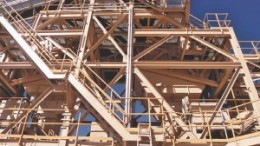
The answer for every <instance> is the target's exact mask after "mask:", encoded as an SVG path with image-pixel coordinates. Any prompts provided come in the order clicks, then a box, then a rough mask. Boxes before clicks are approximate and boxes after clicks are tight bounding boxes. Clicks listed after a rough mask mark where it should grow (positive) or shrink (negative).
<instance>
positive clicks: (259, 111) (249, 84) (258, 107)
mask: <svg viewBox="0 0 260 146" xmlns="http://www.w3.org/2000/svg"><path fill="white" fill-rule="evenodd" d="M229 30H230V35H231V39H230V42H231V45H232V48H233V50H234V54H235V56H236V57H237V58H238V60H239V61H240V63H241V66H242V70H241V72H242V73H244V76H243V80H244V82H245V85H246V88H247V91H248V95H249V98H250V100H251V101H252V102H253V103H252V106H253V108H254V112H255V114H256V115H257V117H259V115H260V102H254V101H257V100H259V97H258V93H257V90H256V88H255V85H254V82H253V80H252V77H251V74H250V71H249V69H248V66H247V64H246V60H245V58H244V55H243V53H242V51H241V48H240V45H239V43H238V40H237V37H236V34H235V32H234V30H233V28H230V29H229ZM257 121H258V124H259V125H260V119H259V118H258V119H257Z"/></svg>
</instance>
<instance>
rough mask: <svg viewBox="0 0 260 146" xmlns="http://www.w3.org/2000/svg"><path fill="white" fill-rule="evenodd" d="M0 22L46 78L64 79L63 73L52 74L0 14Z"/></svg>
mask: <svg viewBox="0 0 260 146" xmlns="http://www.w3.org/2000/svg"><path fill="white" fill-rule="evenodd" d="M0 23H1V24H2V26H3V27H4V28H5V29H6V30H7V31H8V32H9V34H10V35H11V36H12V37H13V38H14V40H15V41H16V42H17V43H18V44H19V46H20V47H21V48H22V50H23V51H24V52H25V54H26V55H27V56H28V57H29V58H30V59H31V60H32V62H33V63H34V64H35V65H36V67H37V68H38V69H39V70H40V71H41V72H42V73H43V74H44V75H45V76H46V77H47V78H48V79H64V78H65V74H54V73H53V72H52V71H51V69H50V68H49V67H48V66H47V65H46V63H44V62H43V60H42V59H41V58H40V57H39V56H38V55H37V54H36V53H35V52H34V51H33V49H32V47H31V46H30V45H29V44H28V43H27V42H26V41H25V40H24V39H23V38H22V36H21V35H20V34H19V33H18V32H17V31H16V30H15V29H14V27H13V26H12V25H11V24H10V23H9V22H8V21H7V20H6V18H5V17H4V16H0Z"/></svg>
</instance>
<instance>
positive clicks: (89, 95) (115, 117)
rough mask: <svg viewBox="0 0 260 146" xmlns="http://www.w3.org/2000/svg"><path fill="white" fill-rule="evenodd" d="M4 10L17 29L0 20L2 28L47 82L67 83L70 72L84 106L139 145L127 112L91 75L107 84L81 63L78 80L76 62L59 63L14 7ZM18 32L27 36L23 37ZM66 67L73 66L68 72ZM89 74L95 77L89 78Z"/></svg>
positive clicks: (70, 80) (68, 68) (128, 139)
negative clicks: (127, 123) (128, 126)
mask: <svg viewBox="0 0 260 146" xmlns="http://www.w3.org/2000/svg"><path fill="white" fill-rule="evenodd" d="M2 9H4V10H5V11H6V13H7V14H9V17H10V18H11V19H12V21H13V26H14V27H15V28H16V29H15V28H14V27H13V26H12V25H11V24H10V23H9V22H8V20H7V19H6V18H4V16H0V23H1V25H2V26H3V27H4V28H5V29H6V30H7V31H8V32H9V33H10V35H11V36H12V37H13V38H14V39H15V40H16V42H17V43H18V44H19V45H20V46H21V48H22V50H23V51H24V52H25V54H26V55H27V56H28V57H29V59H30V60H32V62H33V63H34V64H35V65H36V66H37V68H38V69H39V70H40V71H41V72H42V73H43V74H44V75H45V76H46V77H47V78H48V79H65V75H66V72H67V71H70V73H69V75H68V76H67V77H68V81H69V82H70V84H71V85H72V86H73V87H74V88H75V89H76V90H77V91H78V92H79V93H80V94H81V95H82V97H83V103H84V104H85V105H86V106H91V107H92V108H93V109H94V110H95V111H96V112H97V113H98V114H99V115H100V117H99V119H101V120H103V121H106V123H107V124H108V126H109V127H112V129H113V130H114V131H115V132H116V133H117V134H119V135H120V136H121V137H122V138H123V139H124V140H126V141H136V140H137V139H138V137H137V136H136V135H132V134H130V133H129V131H127V129H126V128H125V127H124V119H123V116H121V115H124V110H123V109H122V108H121V106H120V105H119V104H118V103H116V102H114V99H113V98H112V97H110V96H108V95H107V93H105V92H104V91H103V90H102V89H101V88H100V87H99V86H98V85H97V84H96V83H95V81H94V80H93V78H91V75H92V76H93V75H94V76H95V78H98V79H99V80H100V81H101V82H103V83H105V82H104V81H103V80H102V79H101V78H99V77H98V76H97V75H96V74H95V72H94V71H93V70H92V69H91V68H89V67H88V66H86V65H84V63H82V64H83V65H82V66H81V68H80V69H79V75H77V76H76V75H75V74H74V71H73V69H75V68H76V63H75V62H73V60H71V59H65V58H64V59H61V60H60V59H56V58H55V56H53V55H52V54H51V52H49V51H48V48H46V47H45V46H44V45H43V44H42V43H41V42H43V41H44V40H45V38H42V37H40V36H39V35H37V33H36V32H35V31H34V30H33V28H32V27H31V26H30V25H29V24H28V23H26V21H24V20H23V19H22V17H21V16H20V15H19V14H18V13H17V12H16V11H15V9H14V8H13V7H12V6H10V5H8V3H7V2H5V4H4V5H3V7H2ZM10 9H11V10H12V12H14V13H16V15H17V16H16V17H13V16H12V14H11V13H10V12H9V11H8V10H10ZM16 30H19V31H20V32H22V33H24V34H26V35H25V36H21V35H20V34H19V33H18V32H17V31H16ZM70 52H72V51H70ZM77 60H78V59H77ZM80 61H81V60H80ZM65 64H70V65H69V66H67V68H66V67H65ZM89 73H92V74H91V75H90V74H89ZM110 90H111V91H112V92H114V94H116V92H115V91H113V89H112V88H110ZM116 95H117V94H116ZM117 97H118V98H120V96H119V95H117ZM105 101H109V102H105ZM118 113H119V114H118Z"/></svg>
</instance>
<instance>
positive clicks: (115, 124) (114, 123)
mask: <svg viewBox="0 0 260 146" xmlns="http://www.w3.org/2000/svg"><path fill="white" fill-rule="evenodd" d="M0 24H1V25H2V26H3V27H4V28H5V29H6V30H7V31H8V32H9V34H10V35H11V36H12V37H13V38H14V40H15V41H16V42H17V43H18V44H19V46H20V47H21V48H22V50H23V51H24V52H25V54H26V55H27V56H28V57H29V59H31V61H32V62H33V63H34V64H35V65H36V67H37V68H38V69H39V71H41V72H42V73H43V74H44V75H45V76H46V77H47V78H48V79H65V77H66V75H65V74H54V73H53V72H52V70H51V69H50V68H49V67H48V66H47V65H46V63H45V62H44V61H43V60H42V59H41V58H40V57H39V56H38V55H37V53H36V52H34V51H33V49H32V47H31V46H30V45H29V44H28V43H27V42H26V41H25V40H24V39H23V38H22V36H21V35H20V34H19V33H18V32H17V31H16V30H15V29H14V27H13V26H12V25H11V24H10V23H9V22H8V20H7V19H6V18H4V16H0ZM68 80H69V82H70V83H71V85H72V86H74V87H75V89H76V90H77V91H78V92H79V93H80V94H81V95H82V96H83V97H84V99H85V100H86V101H87V102H88V103H89V104H91V105H93V107H94V109H95V110H96V111H97V112H98V113H99V115H101V116H102V117H103V119H104V120H106V122H107V123H108V124H109V125H110V126H111V127H112V128H113V129H114V130H115V131H116V132H117V133H118V134H119V135H120V136H121V137H122V138H123V140H125V141H137V140H138V136H137V135H133V134H130V132H129V131H127V129H126V128H125V127H124V126H123V125H122V124H121V123H120V122H119V121H118V120H117V119H116V118H115V117H114V116H113V115H112V113H109V112H108V111H107V109H106V108H105V107H104V106H103V105H102V104H101V103H100V102H99V101H98V99H96V98H95V96H94V95H93V94H92V93H91V92H90V91H89V90H87V89H86V87H85V86H83V85H82V84H81V83H80V82H79V81H78V79H77V78H76V77H75V76H74V75H73V74H69V75H68Z"/></svg>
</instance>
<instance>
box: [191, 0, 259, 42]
mask: <svg viewBox="0 0 260 146" xmlns="http://www.w3.org/2000/svg"><path fill="white" fill-rule="evenodd" d="M191 13H192V14H193V15H195V16H196V17H198V18H201V19H203V18H204V14H205V13H229V19H230V20H231V25H232V26H233V27H234V29H235V31H236V34H237V37H238V39H239V40H260V0H191Z"/></svg>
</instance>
